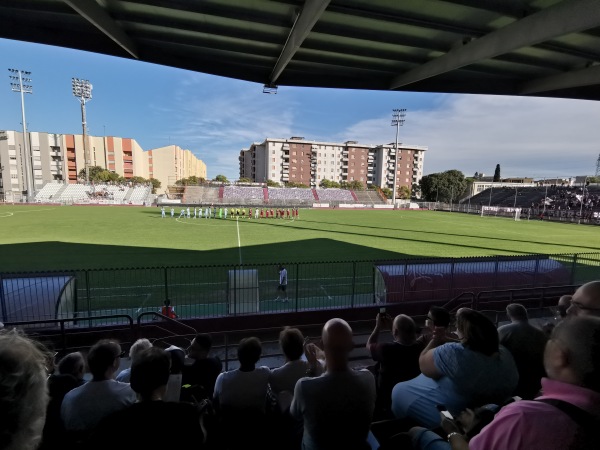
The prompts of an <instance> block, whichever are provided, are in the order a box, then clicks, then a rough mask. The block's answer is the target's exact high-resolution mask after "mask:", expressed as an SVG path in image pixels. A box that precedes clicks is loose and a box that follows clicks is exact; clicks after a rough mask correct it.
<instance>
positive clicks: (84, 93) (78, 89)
mask: <svg viewBox="0 0 600 450" xmlns="http://www.w3.org/2000/svg"><path fill="white" fill-rule="evenodd" d="M72 86H73V95H74V96H75V97H77V99H78V100H79V101H80V102H81V127H82V128H83V160H84V161H83V167H84V172H85V182H86V184H87V183H89V182H90V171H89V155H88V153H89V151H88V143H87V121H86V114H85V104H86V103H87V102H89V101H90V100H91V99H92V88H93V86H92V84H91V83H90V82H89V81H88V80H82V79H79V78H72Z"/></svg>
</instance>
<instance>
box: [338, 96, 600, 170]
mask: <svg viewBox="0 0 600 450" xmlns="http://www.w3.org/2000/svg"><path fill="white" fill-rule="evenodd" d="M441 98H442V101H441V102H440V103H439V104H438V105H437V106H436V108H435V109H432V110H417V111H408V113H407V116H406V123H405V124H404V126H403V127H402V128H400V141H401V142H404V143H406V144H416V145H427V146H429V151H428V152H427V154H426V156H425V172H426V173H433V172H439V171H444V170H448V169H455V168H456V169H459V170H462V171H463V172H464V173H465V174H466V175H468V176H470V175H472V174H473V173H475V172H476V171H479V172H484V173H486V174H490V175H491V174H493V171H494V168H495V166H496V164H500V165H501V167H502V175H503V176H534V177H544V176H574V175H584V174H593V172H594V171H595V167H596V166H595V162H596V159H597V158H598V153H599V152H600V127H599V126H598V122H599V121H600V102H592V101H579V100H564V99H545V98H523V97H522V98H518V97H500V96H498V97H495V96H482V95H444V96H441ZM335 138H336V139H339V140H347V139H354V140H358V141H360V142H365V143H376V144H380V143H389V142H392V141H393V140H394V130H393V128H391V127H390V116H382V117H378V118H373V119H367V120H363V121H360V122H358V123H356V124H354V125H351V126H349V127H347V128H346V129H345V130H344V131H343V132H341V133H338V134H337V136H335Z"/></svg>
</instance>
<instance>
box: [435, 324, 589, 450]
mask: <svg viewBox="0 0 600 450" xmlns="http://www.w3.org/2000/svg"><path fill="white" fill-rule="evenodd" d="M544 366H545V368H546V372H547V374H548V378H544V379H542V391H543V395H542V396H541V397H538V398H536V399H535V400H532V401H526V400H523V401H517V402H514V403H511V404H509V405H507V406H505V407H504V408H502V409H501V410H500V412H498V414H496V416H495V417H494V420H493V421H492V422H491V423H490V424H489V425H488V426H487V427H485V428H484V429H483V430H482V431H481V433H480V434H478V435H477V436H475V437H473V439H472V440H471V441H470V442H469V443H467V441H466V439H465V437H464V436H463V435H462V434H461V433H459V432H458V431H457V430H454V429H453V428H452V425H453V422H451V421H443V422H442V426H443V427H444V430H445V431H446V432H447V433H449V434H448V440H449V442H450V444H451V446H452V449H471V450H506V449H511V450H530V449H544V450H566V449H582V450H588V449H589V450H592V449H598V448H600V433H599V432H598V423H599V421H600V318H597V317H589V316H587V317H572V318H570V319H568V320H564V321H562V322H561V323H560V324H558V325H557V326H556V328H555V329H554V331H553V332H552V336H551V337H550V340H549V341H548V344H547V345H546V350H545V354H544Z"/></svg>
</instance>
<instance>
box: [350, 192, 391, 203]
mask: <svg viewBox="0 0 600 450" xmlns="http://www.w3.org/2000/svg"><path fill="white" fill-rule="evenodd" d="M354 195H356V198H357V200H358V203H365V204H370V205H384V204H385V203H386V202H385V201H384V200H383V199H382V198H381V197H380V196H379V194H378V193H377V191H373V190H367V191H354Z"/></svg>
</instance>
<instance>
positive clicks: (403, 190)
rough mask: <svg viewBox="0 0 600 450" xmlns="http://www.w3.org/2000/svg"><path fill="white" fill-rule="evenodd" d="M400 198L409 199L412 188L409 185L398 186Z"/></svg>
mask: <svg viewBox="0 0 600 450" xmlns="http://www.w3.org/2000/svg"><path fill="white" fill-rule="evenodd" d="M398 198H401V199H402V200H408V199H409V198H410V189H408V186H400V187H399V188H398Z"/></svg>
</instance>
